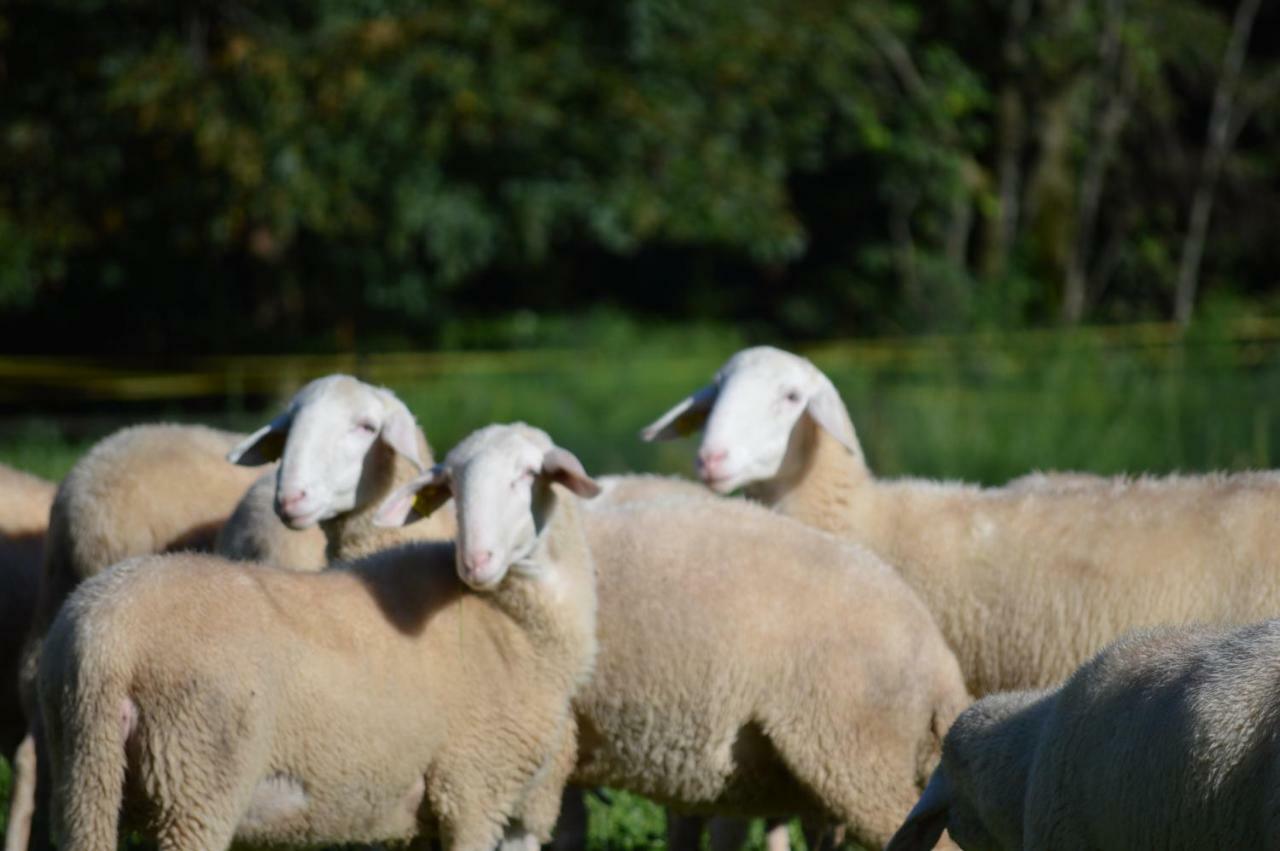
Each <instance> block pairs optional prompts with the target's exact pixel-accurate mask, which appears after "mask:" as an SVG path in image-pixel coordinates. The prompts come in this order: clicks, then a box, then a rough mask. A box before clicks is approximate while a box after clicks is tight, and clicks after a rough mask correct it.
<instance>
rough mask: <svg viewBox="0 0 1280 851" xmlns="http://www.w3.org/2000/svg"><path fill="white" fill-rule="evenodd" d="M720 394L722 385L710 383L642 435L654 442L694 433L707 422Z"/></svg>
mask: <svg viewBox="0 0 1280 851" xmlns="http://www.w3.org/2000/svg"><path fill="white" fill-rule="evenodd" d="M719 395H720V385H719V384H708V385H707V386H706V387H703V388H702V389H701V390H699V391H698V392H697V393H694V394H693V395H692V396H689V397H688V398H686V399H685V400H684V401H682V402H680V404H678V405H676V406H675V407H674V408H672V409H671V410H669V411H667V412H666V413H665V414H663V415H662V416H661V417H659V418H658V419H656V420H655V421H654V422H652V423H651V424H650V425H648V426H647V427H645V429H644V430H643V431H641V432H640V437H641V438H643V439H644V440H645V441H646V442H649V443H652V442H653V441H655V440H675V439H676V438H677V437H685V436H686V435H690V434H693V433H694V432H695V431H698V430H699V429H701V428H702V427H703V426H705V425H706V424H707V417H708V416H710V415H711V409H712V408H713V407H714V406H715V404H716V397H717V396H719Z"/></svg>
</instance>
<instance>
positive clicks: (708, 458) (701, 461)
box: [698, 448, 729, 479]
mask: <svg viewBox="0 0 1280 851" xmlns="http://www.w3.org/2000/svg"><path fill="white" fill-rule="evenodd" d="M728 458H729V450H728V449H706V448H704V449H700V450H698V470H699V471H700V472H701V474H702V477H703V478H704V479H705V478H715V477H716V470H717V468H718V467H719V466H720V465H721V464H723V463H724V462H725V461H726V460H727V459H728Z"/></svg>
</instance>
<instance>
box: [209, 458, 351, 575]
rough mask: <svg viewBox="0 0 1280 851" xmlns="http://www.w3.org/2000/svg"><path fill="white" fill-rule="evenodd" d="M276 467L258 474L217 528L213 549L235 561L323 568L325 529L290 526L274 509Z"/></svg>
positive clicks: (292, 567)
mask: <svg viewBox="0 0 1280 851" xmlns="http://www.w3.org/2000/svg"><path fill="white" fill-rule="evenodd" d="M275 493H276V471H275V470H274V469H272V470H271V471H270V472H267V473H264V474H262V475H261V476H259V477H258V480H257V481H256V482H254V483H253V485H252V487H250V488H249V490H248V491H247V492H246V493H245V495H244V496H243V497H242V498H241V499H240V502H239V503H238V504H237V505H236V509H235V511H233V512H232V513H231V516H230V517H229V518H227V522H226V523H224V524H223V525H222V528H221V529H220V530H219V531H218V540H217V543H216V544H215V545H214V548H213V551H214V552H215V553H217V554H218V555H220V556H225V557H227V558H229V559H232V560H233V561H259V562H265V563H267V564H274V565H275V566H277V567H283V568H287V569H288V570H321V569H323V568H324V566H325V565H326V564H328V560H327V559H326V558H325V538H324V533H323V532H321V531H320V530H319V529H315V528H312V529H290V528H289V527H288V526H286V525H284V523H282V522H281V521H280V518H279V517H277V516H276V514H275V511H274V510H273V509H272V507H271V506H272V502H273V501H274V499H275Z"/></svg>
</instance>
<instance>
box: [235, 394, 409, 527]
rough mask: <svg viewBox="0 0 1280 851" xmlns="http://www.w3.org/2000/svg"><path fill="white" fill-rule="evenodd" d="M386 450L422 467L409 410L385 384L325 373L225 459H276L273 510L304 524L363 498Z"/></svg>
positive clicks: (293, 523) (243, 461)
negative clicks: (380, 454)
mask: <svg viewBox="0 0 1280 851" xmlns="http://www.w3.org/2000/svg"><path fill="white" fill-rule="evenodd" d="M383 450H391V451H393V452H395V453H398V454H400V455H402V456H404V457H405V458H407V459H408V460H409V461H410V462H412V463H413V464H414V465H415V466H416V467H417V468H418V469H419V470H421V469H423V468H424V467H425V464H424V461H423V458H422V452H421V450H420V449H419V446H418V427H417V423H416V422H415V420H414V418H413V414H412V413H410V411H409V409H408V408H407V407H406V406H405V404H404V402H401V401H400V400H399V399H398V398H396V396H395V394H394V393H392V392H391V391H390V390H387V389H385V388H382V387H374V386H372V385H369V384H365V383H364V382H363V381H359V380H358V379H355V378H352V377H351V376H349V375H329V376H326V377H324V378H318V379H316V380H315V381H312V382H311V383H309V384H307V385H306V386H305V387H303V388H302V389H301V390H299V391H298V393H297V394H296V395H295V396H294V397H293V399H292V400H291V401H290V402H289V405H288V407H287V408H286V409H285V411H284V413H283V414H281V415H280V416H278V417H276V418H275V419H274V420H272V421H271V422H270V423H268V424H267V425H265V426H263V427H262V428H260V429H258V430H257V431H255V432H254V433H253V434H251V435H249V437H247V438H246V439H245V440H244V441H243V442H241V443H240V444H239V445H238V446H236V447H235V448H234V449H232V450H231V452H230V453H228V454H227V458H228V460H230V461H231V462H232V463H236V464H245V465H254V464H263V463H266V462H268V461H274V460H276V459H279V460H280V468H279V470H278V471H277V474H276V492H275V511H276V514H278V515H279V516H280V519H281V520H283V521H284V522H285V524H286V525H288V526H290V527H292V528H294V529H306V528H308V527H310V526H314V525H315V524H316V523H319V522H321V521H324V520H328V519H330V518H332V517H336V516H337V515H339V514H343V513H346V512H348V511H352V510H354V509H355V508H357V507H359V506H360V505H361V502H362V499H361V497H362V493H361V490H362V489H361V484H362V481H364V480H365V478H366V475H367V474H368V473H369V471H370V467H371V463H372V459H373V457H374V454H375V453H376V452H379V451H383ZM365 498H366V499H367V498H368V497H367V496H366V497H365Z"/></svg>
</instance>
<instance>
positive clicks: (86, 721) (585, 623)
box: [40, 428, 596, 851]
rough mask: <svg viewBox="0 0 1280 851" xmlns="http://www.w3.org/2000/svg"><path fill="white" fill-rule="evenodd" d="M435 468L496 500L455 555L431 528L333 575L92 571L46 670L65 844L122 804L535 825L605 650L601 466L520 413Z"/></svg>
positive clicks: (477, 828)
mask: <svg viewBox="0 0 1280 851" xmlns="http://www.w3.org/2000/svg"><path fill="white" fill-rule="evenodd" d="M439 470H440V472H441V475H440V477H439V478H438V483H439V484H441V485H442V487H447V488H451V489H452V490H451V491H450V492H451V493H452V494H453V495H455V496H456V497H457V502H458V505H459V506H460V510H459V514H460V520H461V522H462V526H463V528H464V530H466V529H472V528H477V527H476V526H475V524H472V523H470V522H469V518H470V517H471V516H472V512H481V513H486V517H485V518H483V520H482V521H481V523H482V524H483V523H490V524H491V523H492V519H493V518H491V517H490V516H487V512H489V510H490V509H492V508H495V507H500V508H501V510H502V512H503V515H502V517H503V520H504V521H506V522H503V523H502V524H501V526H500V528H497V529H496V531H495V533H494V534H495V536H496V537H494V538H492V539H490V538H484V539H480V538H478V537H476V536H474V535H468V534H467V533H466V532H465V531H464V533H463V535H462V540H463V541H464V542H465V543H464V544H463V545H462V546H461V547H460V548H459V549H458V550H457V554H456V560H455V550H454V547H453V546H452V545H450V544H446V543H431V542H419V543H415V544H409V545H406V546H402V547H398V548H395V549H391V550H387V551H384V552H381V553H378V554H375V555H373V556H371V557H369V558H367V559H363V560H360V561H357V562H354V563H351V564H348V565H342V566H336V567H333V568H331V569H329V570H325V571H321V572H319V573H298V572H290V571H284V570H279V569H275V568H272V567H270V566H266V565H253V566H249V565H242V564H238V563H235V562H230V561H226V560H223V559H219V558H216V557H212V556H200V555H193V554H180V555H171V556H156V557H149V558H143V559H137V560H133V561H131V562H127V563H125V564H123V565H120V566H118V567H117V568H115V569H114V570H112V571H109V572H107V573H105V574H103V575H101V576H100V577H98V578H96V579H93V580H90V581H89V582H86V583H85V584H84V585H83V586H81V588H80V589H79V590H78V591H77V592H76V593H75V594H74V595H73V596H72V598H71V599H70V600H69V601H68V602H67V604H66V605H65V606H64V607H63V609H62V612H61V614H60V615H59V616H58V619H57V620H56V621H55V623H54V625H53V627H52V629H51V630H50V632H49V637H48V639H47V642H46V651H45V654H44V657H43V660H42V664H41V669H40V696H41V701H42V705H43V708H44V712H45V721H46V726H47V728H48V731H49V741H50V749H51V752H52V754H53V757H54V775H55V778H54V779H55V794H54V820H55V827H56V828H57V830H56V834H57V836H58V838H59V847H60V848H61V849H62V851H89V849H92V851H100V849H103V848H109V847H114V846H115V844H116V839H117V835H118V827H119V826H120V825H119V821H120V819H119V816H120V814H121V813H122V812H123V813H124V816H125V824H126V825H128V826H131V827H135V828H136V829H139V830H141V831H143V832H144V833H146V834H148V835H151V836H154V837H155V838H156V839H157V840H158V841H159V845H160V847H161V848H179V847H180V848H184V849H219V848H225V847H227V845H228V844H230V843H232V842H233V841H235V842H237V843H245V844H250V845H311V844H317V843H321V842H328V843H333V842H367V841H385V840H395V839H405V838H409V837H412V836H414V835H417V834H419V833H424V832H425V833H437V832H438V833H439V835H441V837H442V838H443V840H444V842H445V845H446V847H447V848H449V849H456V851H461V850H462V849H466V851H488V849H490V848H492V847H493V846H494V844H495V843H496V842H497V841H498V840H499V839H500V838H501V837H502V834H503V829H504V825H507V824H508V823H512V824H516V825H519V826H523V827H524V828H528V829H530V830H532V831H533V832H534V833H535V835H538V836H541V837H543V838H545V836H546V835H547V833H548V832H549V831H550V828H551V823H552V822H553V820H554V812H555V805H556V804H558V802H559V784H560V783H561V782H562V781H563V776H564V774H565V773H567V771H568V769H569V768H570V767H571V762H570V760H568V759H567V756H569V757H571V756H572V752H573V741H572V735H573V729H574V728H573V724H572V723H571V716H570V708H569V699H570V696H571V695H572V693H573V691H574V690H575V689H576V688H577V687H578V685H579V684H580V683H581V682H582V681H583V680H584V679H585V678H586V676H587V675H588V673H589V671H590V667H591V662H592V657H593V656H594V651H595V637H594V634H595V609H596V602H595V590H594V575H593V574H594V569H593V566H592V562H591V556H590V553H589V552H588V550H587V547H586V542H585V539H584V535H583V532H582V529H581V527H580V525H579V514H580V512H579V511H578V509H577V505H576V501H577V498H576V496H574V494H579V495H583V496H589V495H591V494H592V493H594V491H595V489H596V486H595V484H594V483H593V482H592V481H591V480H590V479H589V478H588V477H587V476H586V474H585V472H583V470H582V467H581V465H580V464H579V463H578V462H577V461H576V459H574V458H573V456H572V455H570V454H569V453H568V452H566V451H565V450H563V449H560V448H558V447H555V446H552V445H551V443H550V440H549V439H546V438H545V435H543V436H542V439H541V440H531V439H529V438H528V436H527V435H526V434H525V433H524V431H522V430H512V429H495V428H491V429H486V430H483V431H481V432H478V433H476V434H475V435H473V436H472V437H471V438H469V439H468V440H466V441H464V442H463V443H462V444H461V445H459V446H458V447H457V448H456V449H455V450H454V451H453V452H451V453H450V454H449V456H448V458H447V459H446V461H445V464H444V465H442V466H441V467H440V468H439ZM483 542H487V543H484V545H485V546H487V547H489V549H490V551H491V553H493V554H494V555H493V557H490V558H481V557H478V556H477V554H476V550H475V549H474V547H475V546H477V545H480V544H481V543H483ZM468 545H470V546H471V547H472V549H468ZM498 547H501V548H502V549H501V551H500V554H499V551H498ZM455 561H456V567H455ZM122 805H123V808H122Z"/></svg>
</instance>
